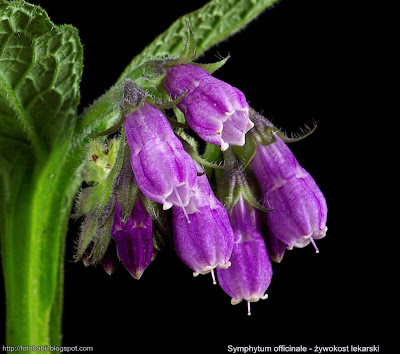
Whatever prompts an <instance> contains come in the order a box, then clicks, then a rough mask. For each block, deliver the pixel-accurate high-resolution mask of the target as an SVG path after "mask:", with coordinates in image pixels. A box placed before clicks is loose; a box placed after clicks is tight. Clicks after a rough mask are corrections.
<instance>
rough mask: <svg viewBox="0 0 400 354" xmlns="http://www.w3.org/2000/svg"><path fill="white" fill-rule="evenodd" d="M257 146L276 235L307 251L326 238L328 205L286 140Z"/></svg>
mask: <svg viewBox="0 0 400 354" xmlns="http://www.w3.org/2000/svg"><path fill="white" fill-rule="evenodd" d="M275 138H276V141H275V142H274V143H272V144H270V145H267V146H262V145H258V146H257V152H256V154H255V156H254V158H253V160H252V162H251V164H252V167H253V170H254V173H255V175H256V177H257V179H258V181H259V183H260V185H261V188H262V191H263V196H264V199H265V201H267V203H268V206H269V207H271V208H272V209H273V210H272V211H270V212H268V213H266V216H267V219H268V226H269V228H270V230H271V232H272V234H273V235H274V236H275V237H276V238H277V239H279V240H280V241H282V242H284V243H285V244H287V246H288V248H289V249H291V248H293V247H304V246H306V245H308V244H309V243H310V242H311V243H312V244H313V245H314V247H315V248H316V251H317V252H318V249H317V247H316V245H315V242H314V240H317V239H320V238H323V237H324V236H325V234H326V231H327V227H326V218H327V212H328V209H327V205H326V201H325V198H324V196H323V194H322V193H321V191H320V189H319V188H318V186H317V184H316V183H315V181H314V179H313V178H312V177H311V175H310V174H309V173H308V172H307V171H306V170H305V169H304V168H302V167H301V166H300V164H299V163H298V162H297V160H296V158H295V157H294V155H293V153H292V152H291V151H290V149H289V148H288V146H287V145H286V144H285V143H284V142H283V140H282V139H281V138H280V137H279V136H278V135H275Z"/></svg>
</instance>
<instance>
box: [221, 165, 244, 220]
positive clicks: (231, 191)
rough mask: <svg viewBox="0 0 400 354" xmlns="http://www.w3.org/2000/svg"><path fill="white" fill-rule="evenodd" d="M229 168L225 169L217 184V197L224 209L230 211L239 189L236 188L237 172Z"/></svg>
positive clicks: (237, 196) (237, 198)
mask: <svg viewBox="0 0 400 354" xmlns="http://www.w3.org/2000/svg"><path fill="white" fill-rule="evenodd" d="M233 172H234V171H232V170H230V171H229V172H228V171H225V172H224V173H223V174H222V176H221V178H220V180H219V181H218V185H217V198H218V199H219V200H220V201H221V202H222V203H223V204H224V207H225V209H226V211H228V212H229V211H230V210H231V209H232V208H233V207H234V205H235V204H236V203H237V202H238V200H239V197H240V189H239V188H238V185H239V181H238V174H237V173H233Z"/></svg>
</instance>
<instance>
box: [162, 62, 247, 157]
mask: <svg viewBox="0 0 400 354" xmlns="http://www.w3.org/2000/svg"><path fill="white" fill-rule="evenodd" d="M164 87H165V89H166V90H167V91H168V93H169V95H170V96H171V97H172V98H176V97H179V96H180V95H181V94H182V93H183V92H184V91H185V90H187V91H188V92H187V94H186V95H185V97H184V98H183V99H182V100H181V101H180V102H179V103H178V104H177V106H178V108H179V109H180V110H181V111H182V112H183V113H184V115H185V119H186V122H187V124H188V125H189V126H190V127H191V128H192V129H193V130H194V131H195V132H196V133H197V135H198V136H199V137H200V138H202V139H203V140H205V141H207V142H209V143H211V144H214V145H220V146H221V150H222V151H224V150H226V149H227V148H228V147H229V145H238V146H243V145H244V144H245V135H246V133H247V132H248V131H249V130H250V129H251V128H252V127H253V125H254V124H253V123H252V122H251V120H250V109H249V105H248V104H247V101H246V98H245V96H244V94H243V93H242V92H241V91H240V90H238V89H237V88H235V87H233V86H231V85H229V84H227V83H226V82H223V81H221V80H218V79H216V78H215V77H213V76H211V75H210V74H209V73H208V71H207V70H205V69H203V68H201V67H199V66H197V65H193V64H183V65H177V66H171V67H169V68H168V69H167V73H166V77H165V79H164Z"/></svg>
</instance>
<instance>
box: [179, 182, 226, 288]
mask: <svg viewBox="0 0 400 354" xmlns="http://www.w3.org/2000/svg"><path fill="white" fill-rule="evenodd" d="M173 228H174V245H175V251H176V253H177V254H178V256H179V258H180V259H181V260H182V261H183V262H184V263H185V264H186V265H188V266H189V267H190V268H191V269H193V271H194V273H193V275H194V276H197V275H199V274H207V273H209V272H211V274H212V276H213V278H214V273H213V269H214V268H227V267H229V266H230V265H231V263H230V262H229V258H230V256H231V253H232V248H233V232H232V227H231V225H230V223H229V218H228V214H227V212H226V210H225V208H224V206H223V205H222V204H221V202H220V201H219V200H218V199H217V198H216V197H215V195H214V193H213V191H212V190H211V187H210V184H209V182H208V179H207V176H206V175H202V176H198V177H197V187H196V189H195V191H194V193H193V195H192V198H191V199H190V202H189V204H188V206H187V207H186V208H185V209H184V208H179V207H175V206H174V207H173ZM214 283H215V278H214Z"/></svg>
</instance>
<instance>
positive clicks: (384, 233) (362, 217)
mask: <svg viewBox="0 0 400 354" xmlns="http://www.w3.org/2000/svg"><path fill="white" fill-rule="evenodd" d="M33 3H35V4H41V5H42V6H43V7H44V8H45V9H46V10H47V11H48V13H49V15H50V17H51V19H52V20H53V22H55V23H56V24H63V23H69V24H72V25H74V26H76V27H77V28H78V29H79V33H80V37H81V41H82V43H83V45H84V73H83V79H82V84H81V87H82V100H81V102H82V103H81V105H80V111H82V109H83V108H84V107H86V106H87V105H89V104H90V103H91V102H92V101H93V100H94V99H95V98H96V97H98V96H99V95H100V94H102V93H104V92H105V91H106V89H108V88H109V87H110V86H111V85H112V84H113V83H114V82H115V80H116V79H117V78H118V76H119V75H120V73H121V72H122V70H123V69H124V68H125V66H126V65H127V64H128V63H129V62H130V60H131V59H132V58H133V57H134V56H135V55H136V54H138V53H139V52H140V51H141V49H142V48H143V47H144V46H145V45H146V44H148V43H149V42H150V41H151V40H152V39H153V38H154V37H155V36H156V35H157V34H158V33H160V32H161V31H163V30H164V29H166V28H167V27H168V25H169V24H170V23H172V22H173V21H174V20H175V19H176V18H177V17H179V16H181V15H183V14H185V13H187V12H189V11H193V10H195V9H197V8H198V7H200V6H201V5H202V4H204V3H205V1H165V2H164V1H163V2H154V1H140V2H137V1H124V2H119V1H112V2H109V3H107V2H104V3H103V2H99V1H96V2H95V1H93V2H90V1H80V2H74V1H64V0H63V1H45V0H43V1H33ZM392 14H393V11H392V10H391V8H390V7H389V6H388V4H386V3H385V2H384V1H381V2H376V1H367V0H365V1H320V0H303V1H297V0H282V1H281V2H279V3H278V4H277V5H276V6H275V7H274V8H273V9H270V10H268V11H266V12H265V13H264V14H263V15H261V16H260V17H259V18H258V19H257V20H255V21H253V22H252V23H251V24H250V25H249V26H248V27H247V28H246V29H245V30H243V31H241V32H240V33H238V34H237V35H235V36H234V37H233V38H231V39H229V40H228V41H226V42H224V43H222V44H220V45H219V46H217V47H215V48H212V49H211V50H210V51H209V52H208V53H207V54H206V55H205V56H203V57H202V58H201V59H200V60H199V61H201V62H212V61H216V60H217V54H220V55H222V56H226V55H227V54H228V53H229V54H231V56H232V57H231V59H230V60H229V61H228V63H227V64H226V65H225V66H224V67H223V68H222V69H220V71H218V72H217V73H216V74H215V76H217V77H218V78H220V79H222V80H225V81H228V82H229V83H230V84H232V85H233V86H235V87H238V88H240V89H241V90H242V91H243V92H244V93H245V95H246V97H247V99H248V101H249V102H250V104H251V105H252V106H253V107H254V108H255V109H256V110H262V111H263V112H264V115H265V116H266V117H268V118H269V119H271V120H272V122H273V123H275V124H276V125H277V126H279V127H282V128H283V129H285V130H286V131H287V132H294V133H296V132H299V130H300V128H301V127H303V126H304V124H307V125H309V126H311V125H312V122H313V121H316V122H317V123H318V129H317V131H316V132H315V133H314V134H312V135H311V136H310V137H309V138H307V139H305V140H303V141H301V142H298V143H295V144H292V145H291V146H290V147H291V149H292V151H293V152H294V153H295V155H296V156H297V158H298V160H299V162H300V163H301V164H302V166H303V167H304V168H306V169H307V170H308V171H309V172H310V173H311V174H312V175H313V177H314V178H315V180H316V182H317V183H318V184H319V186H320V188H321V190H322V192H323V193H324V194H325V196H326V199H327V202H328V210H329V213H328V223H327V225H328V227H329V231H328V233H327V236H326V238H325V239H323V240H321V241H319V242H318V243H317V245H318V247H319V249H320V254H315V253H314V251H313V249H312V247H311V246H308V247H306V248H304V249H294V250H293V251H290V252H287V253H286V255H285V257H284V259H283V262H282V263H281V264H274V276H273V280H272V283H271V286H270V288H269V290H268V294H269V298H268V300H265V301H260V302H258V303H255V304H253V305H252V316H250V317H248V316H247V315H246V306H245V304H244V303H241V304H239V305H236V306H231V305H230V298H229V297H228V295H226V294H225V293H224V292H223V291H222V290H221V289H220V288H219V287H218V286H214V285H213V284H212V282H211V277H210V276H200V277H198V278H193V277H192V272H191V270H190V269H189V268H187V267H186V266H185V265H184V264H183V263H181V262H180V261H179V259H178V258H177V256H176V255H175V254H174V253H173V252H172V251H170V250H169V249H163V250H162V251H161V252H160V253H159V255H158V257H157V259H156V261H154V262H153V263H152V264H151V265H150V266H149V268H148V269H147V270H146V271H145V273H144V275H143V277H142V279H140V280H139V281H136V280H134V279H132V278H131V277H130V275H129V274H128V273H127V272H126V271H125V270H124V269H123V267H122V266H119V268H118V269H117V271H116V272H115V273H114V274H113V275H112V276H108V275H107V274H106V273H105V272H104V271H103V269H102V268H101V267H97V268H93V267H91V268H85V267H84V266H83V265H82V264H81V263H79V264H75V263H73V261H72V259H73V244H74V240H75V238H76V235H77V229H78V225H76V224H75V223H74V222H72V221H71V223H70V226H71V228H70V232H69V234H68V239H67V253H66V264H65V306H64V320H63V326H64V327H63V345H65V346H75V345H78V346H93V347H94V352H95V353H100V352H132V353H164V352H165V353H166V352H171V353H197V352H199V353H226V352H227V349H228V345H234V346H248V345H252V346H257V345H260V346H274V345H280V344H284V345H287V346H288V345H300V344H302V345H306V346H308V347H309V348H311V347H313V346H314V345H319V346H323V345H325V346H326V345H351V344H353V345H380V352H383V353H386V352H390V350H389V347H390V346H389V343H390V342H389V340H390V338H389V336H388V335H387V331H388V329H389V328H390V327H392V326H394V323H395V322H394V314H395V313H394V311H395V310H394V308H392V305H391V304H392V301H391V300H393V299H394V294H393V292H394V288H395V283H396V281H398V273H397V272H396V273H395V272H394V270H393V264H394V263H395V262H394V260H395V258H394V257H395V248H394V245H393V240H394V239H395V224H396V222H395V220H393V217H392V215H393V214H392V211H393V208H394V206H393V204H392V203H393V199H394V197H393V192H394V189H393V187H394V186H395V183H394V178H393V176H394V173H395V167H396V164H397V161H398V158H397V160H395V157H394V153H393V152H394V147H393V146H394V145H393V142H395V141H396V139H397V136H396V135H397V134H398V129H396V127H395V126H394V124H395V122H396V118H397V117H398V113H397V111H393V110H392V109H391V108H390V106H391V105H392V104H393V103H394V100H393V99H392V97H393V96H392V91H394V89H395V80H394V78H393V77H394V74H395V73H396V72H397V71H398V69H397V67H396V66H395V65H394V63H396V62H398V56H397V55H396V54H395V51H394V48H395V47H396V46H398V36H397V34H396V32H395V21H394V19H393V18H392ZM397 232H398V231H397ZM2 310H3V309H2ZM2 323H3V321H2ZM0 329H1V330H2V333H4V327H1V328H0ZM0 336H2V334H0ZM395 340H396V339H395ZM38 344H40V343H38Z"/></svg>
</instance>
